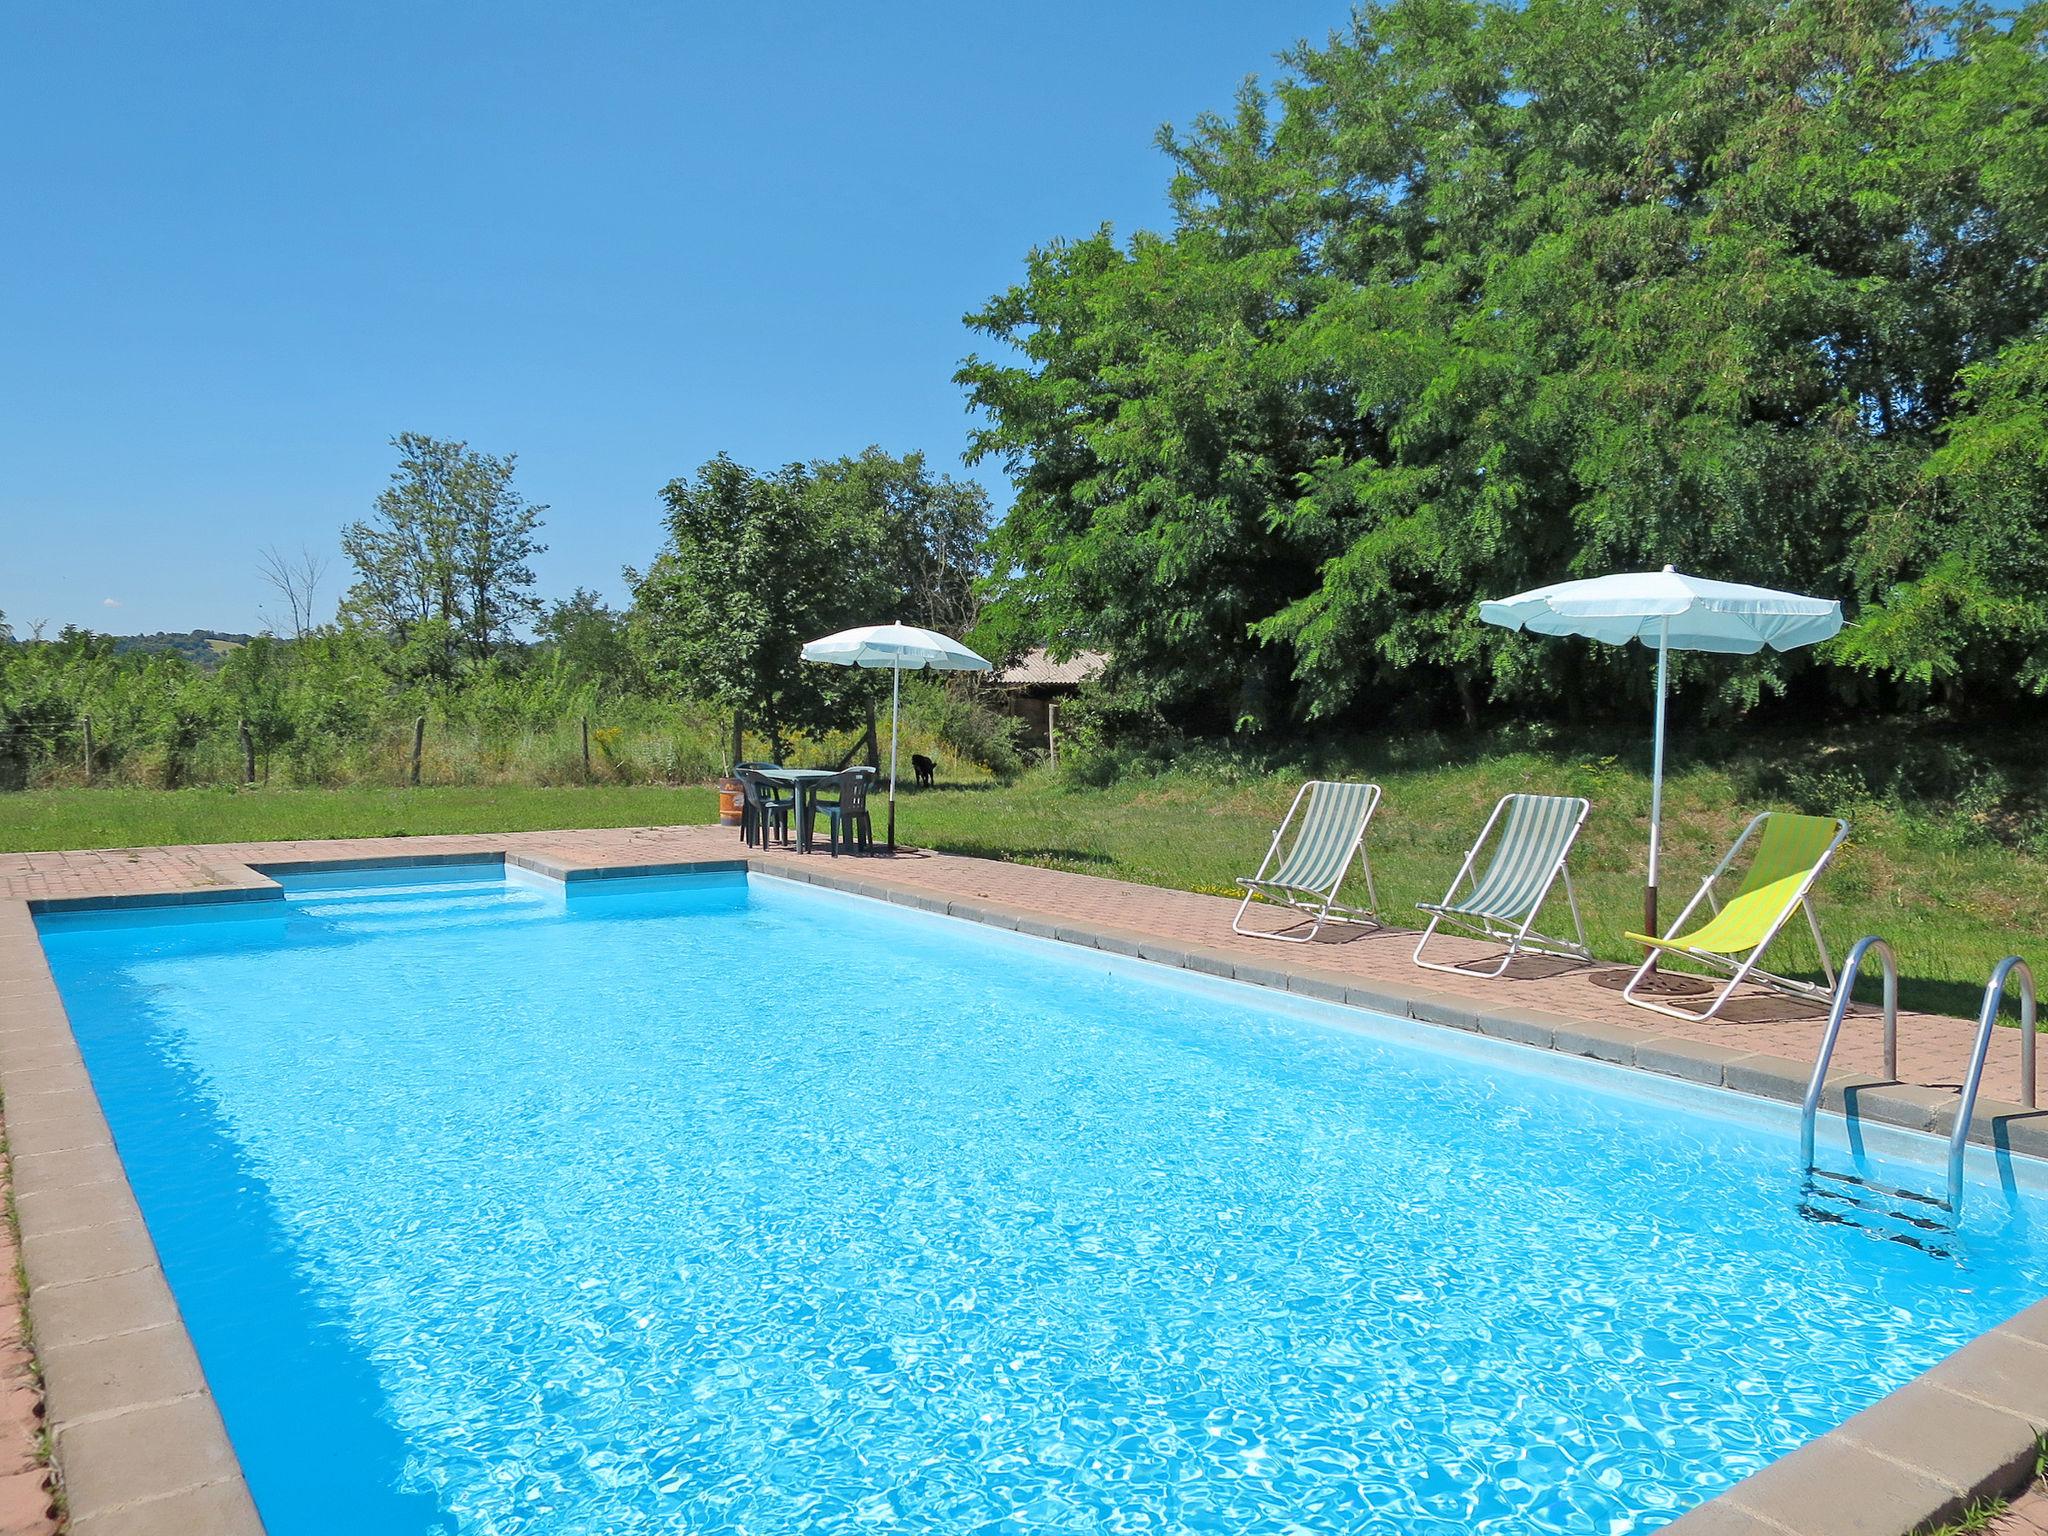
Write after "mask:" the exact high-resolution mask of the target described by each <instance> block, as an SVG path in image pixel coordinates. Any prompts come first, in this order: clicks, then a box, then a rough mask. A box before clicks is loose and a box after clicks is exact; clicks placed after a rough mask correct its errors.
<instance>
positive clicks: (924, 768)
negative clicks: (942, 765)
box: [910, 752, 939, 789]
mask: <svg viewBox="0 0 2048 1536" xmlns="http://www.w3.org/2000/svg"><path fill="white" fill-rule="evenodd" d="M910 766H911V767H912V768H913V769H914V770H916V773H917V787H918V788H919V789H930V788H931V787H932V775H934V774H936V773H937V772H938V771H939V765H938V764H937V763H935V762H933V761H932V760H931V759H930V758H928V757H926V756H925V755H924V754H923V753H922V752H913V753H911V754H910Z"/></svg>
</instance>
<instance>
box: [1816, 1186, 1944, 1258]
mask: <svg viewBox="0 0 2048 1536" xmlns="http://www.w3.org/2000/svg"><path fill="white" fill-rule="evenodd" d="M1799 1214H1800V1215H1802V1216H1804V1217H1806V1218H1807V1219H1808V1220H1809V1221H1820V1222H1826V1223H1829V1224H1831V1225H1836V1226H1847V1227H1856V1228H1859V1229H1860V1230H1862V1231H1863V1232H1864V1233H1866V1234H1867V1235H1868V1236H1871V1237H1874V1238H1881V1239H1883V1240H1884V1241H1886V1242H1893V1243H1904V1244H1906V1245H1907V1246H1909V1247H1913V1248H1918V1249H1921V1250H1922V1251H1923V1252H1925V1253H1928V1254H1930V1255H1932V1256H1933V1257H1935V1258H1949V1257H1952V1256H1953V1252H1954V1250H1953V1249H1951V1248H1950V1246H1949V1245H1948V1243H1947V1241H1945V1240H1946V1239H1948V1238H1951V1237H1953V1236H1954V1235H1955V1219H1954V1217H1953V1216H1952V1215H1951V1214H1950V1212H1949V1209H1948V1205H1947V1202H1945V1201H1943V1200H1941V1199H1939V1198H1938V1197H1936V1196H1933V1195H1927V1194H1923V1193H1921V1192H1920V1191H1918V1190H1912V1189H1900V1188H1898V1187H1897V1186H1895V1185H1890V1184H1880V1183H1877V1182H1876V1181H1874V1180H1871V1179H1865V1178H1863V1177H1861V1176H1860V1175H1858V1174H1854V1173H1845V1172H1842V1171H1840V1170H1837V1169H1832V1168H1811V1169H1809V1170H1808V1171H1807V1178H1806V1183H1805V1185H1804V1187H1803V1188H1802V1190H1801V1194H1800V1201H1799Z"/></svg>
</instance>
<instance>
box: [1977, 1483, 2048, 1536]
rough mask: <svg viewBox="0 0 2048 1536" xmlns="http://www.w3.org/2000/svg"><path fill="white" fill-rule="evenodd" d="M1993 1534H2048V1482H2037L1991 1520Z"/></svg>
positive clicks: (1998, 1535)
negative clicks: (2002, 1512)
mask: <svg viewBox="0 0 2048 1536" xmlns="http://www.w3.org/2000/svg"><path fill="white" fill-rule="evenodd" d="M1990 1532H1991V1536H2048V1483H2036V1484H2034V1486H2033V1487H2032V1488H2030V1489H2028V1490H2027V1491H2026V1492H2025V1493H2023V1494H2021V1495H2020V1496H2019V1497H2018V1498H2016V1499H2014V1500H2013V1501H2012V1505H2011V1507H2010V1508H2008V1509H2007V1510H2006V1512H2005V1513H2004V1514H2002V1515H2000V1516H1999V1517H1998V1518H1997V1519H1996V1520H1994V1521H1992V1522H1991V1526H1990Z"/></svg>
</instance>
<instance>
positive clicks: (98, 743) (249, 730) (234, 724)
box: [0, 714, 963, 790]
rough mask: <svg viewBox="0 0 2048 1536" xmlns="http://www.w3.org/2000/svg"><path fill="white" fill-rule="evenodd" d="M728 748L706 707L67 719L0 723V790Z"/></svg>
mask: <svg viewBox="0 0 2048 1536" xmlns="http://www.w3.org/2000/svg"><path fill="white" fill-rule="evenodd" d="M906 726H907V727H908V728H907V729H906V730H905V732H904V735H903V746H902V750H903V752H904V753H905V754H906V760H907V754H909V753H911V752H924V753H927V754H930V755H934V756H943V757H944V758H946V759H949V760H952V761H956V762H957V761H961V760H962V759H963V754H962V753H961V752H960V751H959V750H957V748H956V749H952V750H948V748H947V745H946V744H945V743H944V742H943V741H941V740H940V739H939V737H938V736H936V735H934V734H933V733H932V732H931V731H930V730H928V729H926V728H923V727H921V726H917V725H910V724H909V722H906ZM874 750H875V746H874V742H873V740H872V738H871V737H870V736H869V734H868V732H867V730H866V729H865V728H856V729H853V730H850V731H846V732H840V733H833V734H830V735H825V736H820V737H815V738H805V739H802V740H801V741H800V742H799V743H798V744H797V746H796V749H795V755H794V756H793V757H792V760H796V759H797V758H801V759H802V760H803V761H804V762H806V763H809V762H813V761H815V762H817V763H819V764H822V765H826V766H831V765H839V766H843V765H844V764H845V763H847V762H850V761H854V760H856V759H865V758H866V757H868V756H871V755H872V754H873V752H874ZM730 751H731V735H730V724H729V720H728V722H727V723H725V724H723V725H720V724H719V723H717V722H715V721H714V720H713V719H711V718H710V717H708V716H702V717H693V716H684V717H681V718H675V719H670V720H648V719H645V718H640V719H629V720H623V721H608V720H606V719H605V718H604V716H603V715H601V714H579V715H574V716H569V717H566V718H561V719H554V720H543V721H520V722H475V721H464V720H454V719H446V718H442V717H440V716H438V715H434V714H421V715H414V716H410V717H400V718H389V719H382V720H377V721H374V722H370V723H367V724H363V725H358V726H356V727H355V728H352V729H350V728H335V727H323V728H319V729H304V728H300V729H294V730H290V731H285V730H266V729H265V728H264V727H263V725H262V724H261V723H259V722H252V721H250V720H247V719H231V720H208V721H203V722H198V723H176V722H172V723H168V724H167V723H164V722H161V721H151V722H146V723H145V722H132V723H127V724H122V723H115V722H109V721H107V720H105V719H102V718H99V717H96V716H93V715H79V716H76V717H74V718H66V719H57V720H50V719H45V720H39V721H13V722H4V723H0V790H24V789H61V788H87V787H93V788H137V789H186V788H198V787H211V786H228V787H232V786H241V785H277V786H280V787H289V788H345V787H354V786H362V787H404V786H412V785H422V786H435V785H476V784H507V785H512V784H517V785H535V786H568V785H597V784H646V785H681V784H701V783H706V782H708V781H710V780H713V779H716V778H717V777H719V776H720V775H721V774H722V773H724V771H725V770H726V767H727V761H728V757H729V755H730Z"/></svg>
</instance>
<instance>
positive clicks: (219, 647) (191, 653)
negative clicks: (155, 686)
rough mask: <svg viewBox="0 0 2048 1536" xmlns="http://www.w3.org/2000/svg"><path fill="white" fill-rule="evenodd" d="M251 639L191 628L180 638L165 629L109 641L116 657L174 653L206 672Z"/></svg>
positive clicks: (219, 631) (116, 637) (114, 638)
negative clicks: (131, 654) (135, 654)
mask: <svg viewBox="0 0 2048 1536" xmlns="http://www.w3.org/2000/svg"><path fill="white" fill-rule="evenodd" d="M254 638H255V637H254V636H253V635H231V634H228V633H226V632H224V631H222V630H218V629H195V630H192V631H191V632H189V633H187V634H182V635H176V634H172V633H170V632H169V631H168V630H165V631H161V632H159V633H157V634H154V635H115V636H114V637H113V641H114V653H115V654H116V655H117V656H125V655H127V654H128V653H129V652H130V651H142V652H145V653H152V652H157V651H176V652H177V653H178V654H179V655H180V656H182V657H184V658H185V659H186V660H187V661H189V662H191V663H192V664H193V665H195V666H201V667H207V668H209V669H210V668H213V667H217V666H219V665H220V663H221V658H222V657H223V656H225V655H227V653H228V652H229V651H232V650H234V649H235V648H236V647H237V646H243V645H247V644H248V643H249V642H250V640H252V639H254Z"/></svg>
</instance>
